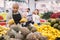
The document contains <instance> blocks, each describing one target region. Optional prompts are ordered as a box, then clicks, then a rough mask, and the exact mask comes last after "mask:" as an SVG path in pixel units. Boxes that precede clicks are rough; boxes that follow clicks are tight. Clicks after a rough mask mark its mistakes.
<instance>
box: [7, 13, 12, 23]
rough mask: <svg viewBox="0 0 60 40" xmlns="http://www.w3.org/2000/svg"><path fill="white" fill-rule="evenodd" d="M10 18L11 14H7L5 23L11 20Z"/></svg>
mask: <svg viewBox="0 0 60 40" xmlns="http://www.w3.org/2000/svg"><path fill="white" fill-rule="evenodd" d="M11 16H12V15H11V13H8V14H7V17H6V22H8V21H9V20H10V19H12V18H11Z"/></svg>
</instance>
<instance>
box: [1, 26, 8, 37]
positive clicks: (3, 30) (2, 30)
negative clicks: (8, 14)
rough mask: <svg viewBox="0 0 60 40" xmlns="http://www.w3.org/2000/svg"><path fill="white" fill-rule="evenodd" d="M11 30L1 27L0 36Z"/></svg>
mask: <svg viewBox="0 0 60 40" xmlns="http://www.w3.org/2000/svg"><path fill="white" fill-rule="evenodd" d="M8 30H9V28H6V27H4V26H0V36H2V35H5V34H6V33H7V31H8Z"/></svg>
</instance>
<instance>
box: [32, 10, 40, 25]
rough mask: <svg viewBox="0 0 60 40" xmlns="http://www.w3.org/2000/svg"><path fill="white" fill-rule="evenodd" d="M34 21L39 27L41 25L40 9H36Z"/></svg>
mask: <svg viewBox="0 0 60 40" xmlns="http://www.w3.org/2000/svg"><path fill="white" fill-rule="evenodd" d="M33 21H34V23H37V24H38V25H40V17H39V10H38V9H35V10H34V12H33Z"/></svg>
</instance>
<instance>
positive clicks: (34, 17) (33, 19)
mask: <svg viewBox="0 0 60 40" xmlns="http://www.w3.org/2000/svg"><path fill="white" fill-rule="evenodd" d="M32 18H33V21H34V23H35V16H34V15H33V17H32Z"/></svg>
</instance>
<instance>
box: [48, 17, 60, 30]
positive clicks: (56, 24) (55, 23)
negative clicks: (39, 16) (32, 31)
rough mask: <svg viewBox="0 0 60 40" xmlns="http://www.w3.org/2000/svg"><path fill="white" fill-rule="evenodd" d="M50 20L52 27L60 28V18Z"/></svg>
mask: <svg viewBox="0 0 60 40" xmlns="http://www.w3.org/2000/svg"><path fill="white" fill-rule="evenodd" d="M48 22H49V23H50V24H51V26H52V27H54V28H56V29H58V30H60V18H56V19H48Z"/></svg>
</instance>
